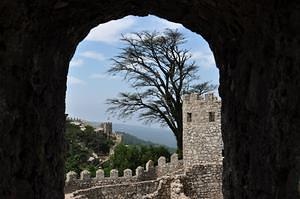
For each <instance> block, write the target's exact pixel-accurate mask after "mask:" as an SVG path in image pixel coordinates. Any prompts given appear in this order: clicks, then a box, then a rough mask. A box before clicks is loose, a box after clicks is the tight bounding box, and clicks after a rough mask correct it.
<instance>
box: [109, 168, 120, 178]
mask: <svg viewBox="0 0 300 199" xmlns="http://www.w3.org/2000/svg"><path fill="white" fill-rule="evenodd" d="M110 177H111V178H118V177H119V171H118V170H117V169H112V170H110Z"/></svg>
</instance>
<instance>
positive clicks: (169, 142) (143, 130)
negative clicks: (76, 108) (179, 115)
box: [86, 122, 177, 148]
mask: <svg viewBox="0 0 300 199" xmlns="http://www.w3.org/2000/svg"><path fill="white" fill-rule="evenodd" d="M86 123H88V124H89V125H91V126H94V127H98V126H99V125H100V123H99V122H86ZM112 127H113V131H117V132H125V133H127V134H130V135H133V136H135V137H137V138H139V139H142V140H144V141H149V142H152V143H155V144H161V145H165V146H168V147H171V148H176V147H177V146H176V139H175V136H174V135H173V133H172V132H171V130H169V129H166V128H152V127H145V126H135V125H128V124H119V123H113V125H112Z"/></svg>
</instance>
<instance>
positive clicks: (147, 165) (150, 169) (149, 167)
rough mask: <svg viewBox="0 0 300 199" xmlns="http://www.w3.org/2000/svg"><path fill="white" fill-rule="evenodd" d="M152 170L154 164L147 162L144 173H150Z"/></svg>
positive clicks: (150, 161)
mask: <svg viewBox="0 0 300 199" xmlns="http://www.w3.org/2000/svg"><path fill="white" fill-rule="evenodd" d="M152 170H154V162H153V161H152V160H149V161H148V162H147V163H146V171H147V172H149V171H152Z"/></svg>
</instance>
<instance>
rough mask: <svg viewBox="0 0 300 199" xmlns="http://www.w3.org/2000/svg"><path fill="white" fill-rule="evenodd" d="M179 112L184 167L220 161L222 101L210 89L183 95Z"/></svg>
mask: <svg viewBox="0 0 300 199" xmlns="http://www.w3.org/2000/svg"><path fill="white" fill-rule="evenodd" d="M182 112H183V159H184V165H185V168H187V167H190V166H192V165H199V164H207V163H218V164H220V163H222V148H223V142H222V135H221V101H220V100H219V99H218V98H217V97H215V96H214V95H213V94H212V93H210V94H206V95H205V96H204V98H203V97H202V96H200V95H199V94H195V93H193V94H189V95H184V96H183V111H182Z"/></svg>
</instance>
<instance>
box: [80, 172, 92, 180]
mask: <svg viewBox="0 0 300 199" xmlns="http://www.w3.org/2000/svg"><path fill="white" fill-rule="evenodd" d="M90 178H91V172H89V171H88V170H83V171H81V173H80V180H88V179H90Z"/></svg>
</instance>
